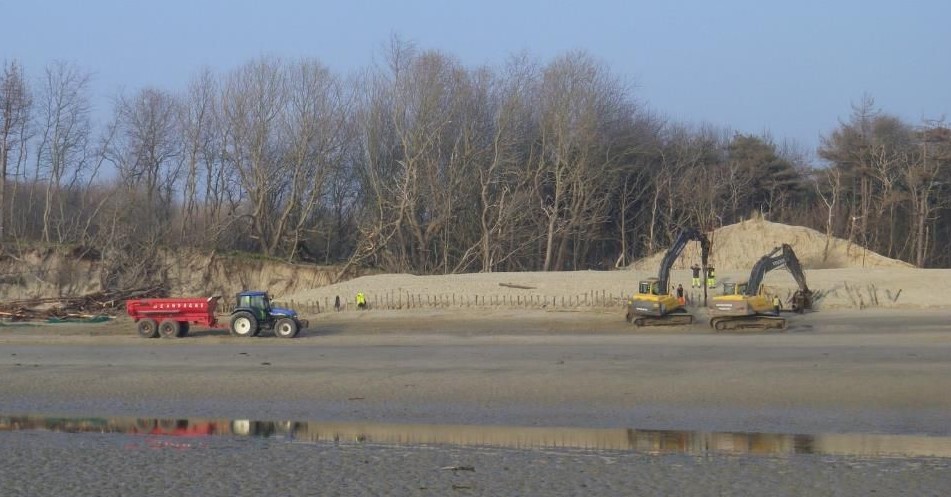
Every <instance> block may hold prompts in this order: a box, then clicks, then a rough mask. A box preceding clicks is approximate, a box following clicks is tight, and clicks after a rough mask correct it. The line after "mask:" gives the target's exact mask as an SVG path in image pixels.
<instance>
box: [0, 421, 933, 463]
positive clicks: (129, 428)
mask: <svg viewBox="0 0 951 497" xmlns="http://www.w3.org/2000/svg"><path fill="white" fill-rule="evenodd" d="M15 430H44V431H55V432H66V433H80V432H95V433H123V434H133V435H150V436H169V437H208V436H242V437H280V438H285V439H289V440H293V441H295V442H368V443H375V444H391V445H469V446H494V447H511V448H551V447H564V448H580V449H597V450H620V451H625V450H631V451H636V452H642V453H649V454H691V455H703V454H737V455H739V454H754V455H771V456H776V455H786V454H834V455H851V456H871V457H885V456H905V457H951V437H928V436H911V435H874V434H841V435H789V434H777V433H727V432H712V433H708V432H698V431H674V430H634V429H597V428H537V427H515V426H511V427H510V426H475V425H402V424H382V423H324V422H297V421H281V422H274V421H251V420H241V419H238V420H220V419H146V418H138V419H137V418H47V417H37V416H23V417H12V416H9V417H2V416H0V431H15Z"/></svg>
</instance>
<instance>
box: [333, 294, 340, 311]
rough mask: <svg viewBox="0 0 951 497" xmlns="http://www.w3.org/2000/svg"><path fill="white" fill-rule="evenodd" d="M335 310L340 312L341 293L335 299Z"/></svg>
mask: <svg viewBox="0 0 951 497" xmlns="http://www.w3.org/2000/svg"><path fill="white" fill-rule="evenodd" d="M334 310H335V311H337V312H340V295H337V298H336V299H334Z"/></svg>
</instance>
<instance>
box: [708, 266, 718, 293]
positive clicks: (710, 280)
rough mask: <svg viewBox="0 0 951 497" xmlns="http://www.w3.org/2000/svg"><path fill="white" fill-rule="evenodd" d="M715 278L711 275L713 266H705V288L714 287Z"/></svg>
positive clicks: (715, 283) (715, 284)
mask: <svg viewBox="0 0 951 497" xmlns="http://www.w3.org/2000/svg"><path fill="white" fill-rule="evenodd" d="M716 287H717V278H716V276H714V275H713V266H707V288H716Z"/></svg>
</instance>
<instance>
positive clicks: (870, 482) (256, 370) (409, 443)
mask: <svg viewBox="0 0 951 497" xmlns="http://www.w3.org/2000/svg"><path fill="white" fill-rule="evenodd" d="M949 318H951V311H946V310H921V311H909V310H888V309H878V310H865V311H854V310H838V311H826V312H821V313H820V312H816V313H811V314H806V315H802V316H798V315H797V316H791V317H790V323H791V324H790V327H789V328H788V329H787V330H786V331H785V332H782V333H779V332H771V333H734V334H717V333H714V332H712V331H711V330H710V329H709V328H708V327H705V326H703V325H702V320H701V323H700V324H695V325H694V326H691V327H680V328H668V329H663V328H659V329H639V328H634V327H632V326H631V325H629V324H627V323H626V322H624V320H623V318H622V317H621V316H619V315H618V314H617V313H616V312H609V311H587V312H565V311H546V310H496V311H485V310H479V311H475V310H472V311H460V310H450V311H439V310H420V311H366V312H341V313H327V314H322V315H320V316H316V317H315V318H314V319H312V321H311V323H312V326H311V329H310V330H307V331H306V332H305V333H304V334H303V335H302V336H301V337H299V338H298V339H294V340H283V339H278V338H274V337H270V336H262V337H257V338H253V339H237V338H234V337H231V336H229V335H227V333H225V332H222V331H202V330H195V331H194V332H193V334H192V335H190V336H189V337H187V338H185V339H177V340H163V339H154V340H146V339H141V338H138V337H137V336H136V335H135V334H134V329H133V326H132V323H131V322H129V321H128V320H127V319H119V320H117V321H116V322H112V323H106V324H97V325H78V324H67V325H41V326H30V327H10V326H8V327H4V328H2V329H0V350H2V354H0V374H2V375H3V378H4V381H3V382H2V384H0V398H2V399H3V413H2V414H3V415H6V416H11V415H44V416H59V417H73V418H76V417H80V418H82V417H109V416H134V417H150V418H170V419H183V418H194V417H206V418H224V419H251V420H255V419H258V420H295V421H309V422H311V423H313V425H312V426H317V427H321V428H319V429H316V431H320V432H324V433H326V432H327V423H329V424H331V426H335V428H334V430H338V431H339V430H343V432H345V433H351V432H352V431H353V430H356V431H357V432H359V433H377V432H375V431H373V430H380V428H379V427H380V426H384V427H389V428H387V429H388V430H389V431H393V430H394V429H395V430H396V432H397V433H404V431H405V430H404V428H399V427H402V426H407V425H413V426H424V427H425V426H429V427H431V428H423V429H422V431H423V432H432V433H440V432H441V431H440V430H442V431H446V430H448V428H445V427H447V426H455V427H469V428H466V429H463V430H462V432H467V431H472V430H473V429H475V430H476V432H477V433H478V430H480V429H481V430H484V429H486V428H479V427H487V428H491V429H492V430H495V431H490V433H496V432H498V431H499V430H501V432H502V433H509V434H511V433H516V434H517V433H523V434H527V433H530V431H529V430H531V429H555V430H566V429H569V430H570V429H577V430H608V431H612V430H616V431H619V432H624V431H625V430H626V431H628V432H629V431H630V430H671V431H673V430H689V431H696V432H705V433H711V432H720V433H727V432H735V433H765V434H770V433H772V434H776V436H779V435H780V434H811V435H815V436H820V435H821V436H826V437H827V436H830V435H837V434H838V435H843V436H851V435H854V434H877V435H880V436H915V437H920V436H924V437H925V439H924V440H926V441H927V440H932V438H929V437H934V438H933V440H944V439H945V438H944V437H948V436H951V429H949V426H951V423H949V421H951V418H949V415H948V413H949V412H951V384H949V383H948V382H947V378H949V377H951V363H949V362H948V361H947V357H949V356H951V331H949V327H948V325H947V323H948V322H949ZM334 423H336V424H334ZM341 423H342V425H341ZM340 426H348V427H350V428H347V429H342V428H340ZM354 426H357V427H358V428H353V427H354ZM373 427H376V428H373ZM393 427H397V428H393ZM520 427H521V428H520ZM347 430H350V431H347ZM450 431H453V430H450ZM456 431H458V430H455V431H453V433H455V432H456ZM29 433H31V432H22V431H19V432H10V433H5V434H4V433H0V438H2V439H3V440H4V443H3V444H0V445H2V446H3V447H4V450H5V451H7V452H8V454H5V456H6V455H10V454H11V453H10V452H9V451H16V454H18V457H17V458H14V459H16V460H17V461H18V462H17V463H15V464H14V465H12V466H11V465H8V466H7V467H6V468H4V469H2V470H0V481H3V482H4V483H3V485H4V488H3V490H4V492H3V493H4V495H57V494H61V492H62V491H64V490H67V491H68V490H69V489H70V488H73V489H74V490H76V492H74V493H73V494H74V495H127V493H126V490H128V489H129V488H136V489H138V490H141V491H137V492H136V493H137V494H157V492H156V488H157V487H155V486H154V484H144V483H142V482H141V481H138V480H136V481H138V482H137V483H134V484H132V483H129V485H132V486H126V487H110V486H109V485H106V484H104V483H102V482H99V483H96V484H95V485H92V486H88V487H82V485H80V486H77V487H75V488H74V487H71V486H70V485H73V484H74V483H75V480H71V479H69V478H66V477H65V476H63V475H64V473H57V475H58V476H55V477H52V479H49V478H50V477H48V476H47V478H46V479H44V481H46V482H47V483H48V486H47V487H42V488H46V490H45V491H44V490H42V488H41V487H36V488H33V487H30V486H29V485H27V483H26V482H24V480H23V477H22V476H18V475H21V472H20V469H17V468H21V467H22V465H23V464H26V463H25V462H24V461H32V464H33V465H34V466H31V467H35V465H40V466H45V465H48V464H55V463H56V461H59V460H62V459H61V457H67V456H68V454H69V453H71V452H72V451H80V452H82V451H85V450H92V451H93V452H94V453H96V454H97V457H102V458H104V460H106V461H112V460H114V463H115V465H116V466H117V467H120V468H125V469H126V470H128V471H131V472H132V473H135V471H136V470H135V469H134V467H133V466H136V465H143V466H147V467H154V468H159V467H160V468H162V469H161V470H160V472H161V474H164V475H171V474H176V473H177V472H179V471H182V472H187V471H189V469H188V468H189V467H191V468H192V469H194V468H199V469H200V470H201V471H204V472H205V473H204V474H205V477H203V478H205V479H206V480H202V481H205V482H206V483H198V482H184V483H183V482H182V481H180V480H175V481H177V482H178V483H176V485H179V486H178V487H175V488H180V489H182V490H183V491H190V492H196V491H197V492H200V493H203V494H205V495H245V494H242V493H241V492H239V491H236V490H234V488H232V487H229V486H228V485H226V484H224V483H222V482H221V481H219V480H220V479H221V478H224V477H226V478H227V479H235V480H236V481H246V476H244V475H243V474H242V469H241V468H245V469H247V468H246V467H245V466H243V463H237V464H235V463H231V464H232V465H231V466H228V468H229V469H228V470H227V471H223V472H222V473H220V474H219V470H217V469H215V468H221V467H222V464H224V462H225V461H229V460H230V459H231V458H233V457H235V456H234V455H231V454H232V452H233V451H238V452H240V453H244V454H245V456H247V457H258V456H261V457H267V458H268V460H269V461H271V463H269V464H270V465H271V466H273V464H280V465H283V466H294V465H295V464H296V461H299V460H307V461H310V464H311V466H310V467H311V472H305V473H301V472H295V473H294V474H298V475H299V476H298V477H297V478H296V479H293V480H289V481H293V483H288V484H286V485H287V486H281V485H282V484H279V483H277V482H279V481H281V480H280V478H279V477H278V475H277V474H275V473H273V471H274V470H273V469H269V470H268V475H269V476H268V478H275V479H274V480H268V481H269V482H270V483H266V484H265V483H258V484H253V485H250V486H247V487H246V488H256V489H258V490H259V491H263V492H264V493H265V494H274V493H275V492H277V493H281V492H282V490H281V489H293V491H294V492H303V493H304V494H307V493H308V492H316V493H320V494H321V495H384V494H389V495H446V494H447V493H448V492H463V491H464V492H468V493H469V494H474V495H541V494H556V495H583V494H588V492H590V491H594V492H596V493H598V494H601V495H670V492H674V493H678V494H682V495H709V494H708V493H707V492H706V490H707V486H706V485H708V482H709V481H714V482H715V484H716V485H720V486H721V487H720V488H722V489H723V491H722V492H721V493H726V494H731V495H745V494H747V492H746V490H753V489H757V488H758V489H760V490H761V491H765V492H766V493H770V494H775V495H805V494H809V495H867V494H868V492H869V491H870V490H871V489H886V490H887V489H892V492H886V493H888V494H895V493H896V491H897V490H898V489H901V488H907V486H908V485H912V484H915V485H919V487H918V488H920V489H922V492H923V493H918V495H928V492H929V491H932V490H933V491H934V492H937V489H939V488H944V486H945V485H946V484H947V483H948V482H949V480H948V477H947V476H946V475H947V465H948V464H947V463H948V459H947V458H945V456H943V455H942V454H943V453H942V452H934V451H932V452H927V451H926V452H919V453H914V454H912V455H911V456H908V457H898V458H897V459H896V458H895V457H889V458H884V459H882V458H880V457H872V458H869V456H868V455H867V454H865V453H864V452H861V451H860V450H859V451H858V452H846V453H845V454H844V455H839V454H837V453H833V454H832V455H829V454H813V455H810V454H778V455H777V454H767V455H765V456H763V455H760V456H757V455H755V454H754V453H752V452H749V451H746V452H741V453H738V454H730V453H728V454H725V455H717V454H706V453H704V454H703V455H699V456H698V455H697V454H689V453H688V454H682V453H673V454H653V455H651V454H650V453H645V452H643V451H641V450H635V449H636V447H634V445H632V446H630V447H620V448H619V446H617V445H610V444H609V445H605V446H603V447H599V446H598V445H599V444H600V442H599V443H595V444H593V445H592V446H590V447H587V448H583V447H581V448H579V447H570V446H569V447H564V446H562V447H557V446H551V447H544V446H543V447H536V448H524V447H523V448H517V447H516V448H512V447H507V446H503V447H498V446H495V447H493V446H486V445H485V444H480V443H473V442H472V440H468V441H463V438H465V437H461V436H460V435H458V434H453V435H446V436H443V437H442V438H438V437H437V438H432V439H424V442H423V443H421V442H419V441H418V440H417V441H414V439H413V438H412V437H409V436H407V435H405V434H402V435H399V436H397V437H395V438H394V440H403V443H395V444H394V443H392V441H389V442H386V443H370V442H369V441H370V440H372V438H370V439H368V438H367V436H366V435H361V436H360V437H354V439H352V440H349V441H347V440H340V439H339V437H337V439H334V440H331V441H329V442H328V441H322V440H317V441H315V442H308V443H306V444H305V445H301V444H300V440H298V441H281V440H279V439H267V440H263V441H258V442H252V443H248V442H241V441H240V440H239V441H235V440H233V439H232V438H228V437H224V438H223V439H221V440H219V439H218V438H215V439H214V440H212V441H204V439H197V440H198V441H195V439H186V442H185V444H186V445H185V447H186V449H187V450H184V451H183V449H182V447H179V446H178V445H174V444H173V445H170V446H168V447H165V446H159V447H158V448H156V447H154V446H153V444H152V443H151V442H150V443H146V442H145V441H143V439H142V438H141V437H133V436H129V435H112V436H106V435H101V434H99V435H97V434H81V435H80V434H77V435H72V436H70V437H69V438H65V439H63V438H61V437H60V438H58V437H57V436H56V435H55V434H52V433H46V432H39V433H34V434H33V435H30V434H29ZM43 433H46V434H43ZM495 436H496V435H491V434H490V435H487V434H485V433H482V434H480V435H478V436H476V437H475V438H476V439H477V440H483V441H485V442H486V443H487V442H488V441H489V440H491V439H492V437H495ZM526 436H527V435H526ZM508 437H509V438H511V437H512V435H508ZM731 437H732V436H731ZM517 438H518V437H517V436H516V439H517ZM548 438H554V439H565V436H564V435H555V436H549V437H548ZM714 438H716V437H714ZM733 438H735V437H733ZM361 439H362V440H365V442H364V443H360V442H359V440H361ZM543 439H544V438H543ZM731 439H732V438H731ZM388 440H389V439H388ZM425 440H429V442H428V443H426V442H425ZM885 440H889V439H888V438H886V439H885ZM916 440H918V439H917V438H916ZM163 443H164V442H163ZM176 443H178V442H176ZM522 443H525V442H524V441H523V442H522ZM632 443H633V442H632ZM705 443H707V442H705ZM916 443H917V442H916ZM77 444H78V445H77ZM137 444H138V445H137ZM142 444H145V446H144V447H140V450H131V452H129V451H128V450H126V447H130V446H131V447H133V448H135V447H139V446H140V445H142ZM707 444H708V445H709V443H707ZM543 445H544V444H543ZM576 445H582V444H576ZM852 445H855V444H852ZM860 445H861V444H860ZM176 447H177V448H176ZM193 449H194V450H193ZM57 450H61V451H62V454H63V455H62V456H60V455H59V454H60V452H56V451H57ZM856 450H858V449H856ZM942 450H943V449H942ZM357 454H358V455H357ZM935 454H937V456H936V455H935ZM69 457H72V456H69ZM77 457H78V456H77ZM698 457H699V459H698ZM935 457H937V459H936V458H935ZM116 458H118V459H116ZM5 459H7V460H11V459H8V458H6V457H5ZM327 460H331V461H334V462H333V463H329V464H325V462H326V461H327ZM364 460H365V461H370V462H368V463H362V462H360V461H364ZM187 461H192V463H188V462H187ZM199 461H205V462H199ZM279 461H283V463H279ZM358 463H359V464H358ZM110 464H111V463H110ZM368 465H370V466H371V467H372V469H370V468H367V466H368ZM453 465H466V466H470V465H472V466H477V467H478V471H477V472H475V473H474V474H473V473H470V472H467V471H446V470H440V469H439V468H442V467H446V466H453ZM176 468H177V469H176ZM505 468H507V469H505ZM625 468H627V469H625ZM630 468H639V469H637V470H633V471H631V470H630ZM835 468H838V469H835ZM844 468H849V469H844ZM855 468H860V469H859V470H858V471H859V473H862V474H864V475H865V476H866V478H864V479H859V480H856V479H854V476H855V474H853V473H854V472H855V471H856V470H855ZM568 469H570V471H567V470H568ZM87 470H88V471H93V472H94V473H95V471H97V470H95V468H90V467H87ZM24 471H26V470H24ZM72 471H75V470H71V472H69V473H67V474H74V473H72ZM139 471H140V470H139ZM566 471H567V472H566ZM579 471H581V472H583V471H590V472H593V473H594V474H595V475H597V476H592V475H587V476H585V475H582V474H581V473H579ZM777 471H778V473H777ZM339 472H345V473H348V474H352V475H353V480H341V479H340V477H339V476H336V477H335V476H334V475H337V474H338V473H339ZM883 472H892V473H894V475H893V476H892V477H890V478H889V479H885V478H883V477H881V476H880V475H881V474H884V473H883ZM23 474H30V473H29V471H26V473H23ZM211 474H213V475H215V476H214V477H211V476H209V475H211ZM782 474H786V475H788V476H780V475H782ZM307 475H311V476H319V477H320V480H319V481H320V482H321V484H320V485H317V484H316V480H314V481H312V480H308V479H307ZM764 475H771V476H768V477H767V476H764ZM797 475H798V476H797ZM896 475H897V476H896ZM328 478H331V479H332V480H328ZM334 478H335V479H334ZM645 478H646V479H648V480H650V481H653V482H655V483H654V484H652V485H653V486H650V487H644V488H641V491H638V492H634V491H633V488H634V487H632V485H635V483H636V482H637V481H643V479H645ZM710 478H712V479H713V480H710ZM802 478H806V479H809V480H815V482H824V485H825V486H823V485H819V484H818V483H816V484H815V485H812V484H810V485H806V486H803V485H805V484H804V483H802V480H801V479H802ZM87 479H88V478H87ZM741 480H745V482H746V483H745V484H746V485H747V486H746V487H733V485H735V484H739V482H740V481H741ZM328 481H336V484H335V485H330V486H327V482H328ZM17 482H18V483H17ZM56 482H59V483H56ZM71 482H72V483H71ZM215 482H217V483H215ZM347 482H349V483H347ZM776 485H778V486H776ZM454 486H455V487H467V488H455V487H454ZM82 488H87V490H85V491H83V490H81V489H82ZM242 488H245V487H242ZM18 489H19V490H18ZM31 489H32V491H31ZM38 489H39V490H38ZM123 489H125V490H123ZM330 489H334V491H330V492H329V493H325V492H327V491H329V490H330ZM383 489H389V490H386V491H384V490H383ZM553 489H562V490H563V491H555V490H553ZM592 489H593V490H592ZM730 489H734V490H735V491H731V490H730ZM736 489H741V490H736ZM767 489H771V490H770V491H767ZM316 493H315V494H316ZM247 495H250V493H247ZM460 495H461V494H460ZM934 495H938V494H937V493H934Z"/></svg>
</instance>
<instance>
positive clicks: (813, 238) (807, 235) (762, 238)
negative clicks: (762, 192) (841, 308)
mask: <svg viewBox="0 0 951 497" xmlns="http://www.w3.org/2000/svg"><path fill="white" fill-rule="evenodd" d="M707 236H709V237H710V241H711V243H712V244H713V246H712V248H711V253H710V264H712V265H713V266H714V267H716V268H717V269H718V270H720V271H725V270H749V269H750V268H752V267H753V265H754V264H756V261H757V260H759V258H760V257H762V256H764V255H766V254H768V253H769V252H770V251H771V250H773V249H774V248H775V247H778V246H780V245H782V244H784V243H788V244H789V245H791V246H792V248H793V250H794V251H795V252H796V257H797V258H798V259H799V262H800V263H802V266H803V268H804V269H845V268H886V267H906V268H907V267H912V265H911V264H908V263H906V262H903V261H899V260H896V259H889V258H888V257H885V256H882V255H880V254H877V253H875V252H872V251H871V250H868V249H866V248H865V247H862V246H860V245H857V244H854V243H849V242H848V241H847V240H843V239H841V238H835V237H827V236H826V235H824V234H822V233H820V232H818V231H816V230H814V229H810V228H806V227H803V226H790V225H787V224H780V223H771V222H769V221H766V220H763V219H751V220H748V221H743V222H740V223H737V224H731V225H729V226H724V227H722V228H720V229H717V230H715V231H713V233H708V235H707ZM666 251H667V249H666V248H664V249H663V250H662V251H661V252H658V253H656V254H654V255H652V256H649V257H645V258H643V259H641V260H639V261H637V262H635V263H634V264H632V265H631V266H630V267H631V268H632V269H637V270H648V269H654V270H656V268H657V267H659V266H660V262H661V260H663V258H664V253H665V252H666ZM694 262H700V244H698V243H690V244H688V245H687V247H686V248H685V249H684V251H683V253H682V254H681V256H680V258H678V259H677V262H676V263H674V269H686V268H688V267H690V266H691V265H692V264H693V263H694Z"/></svg>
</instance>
